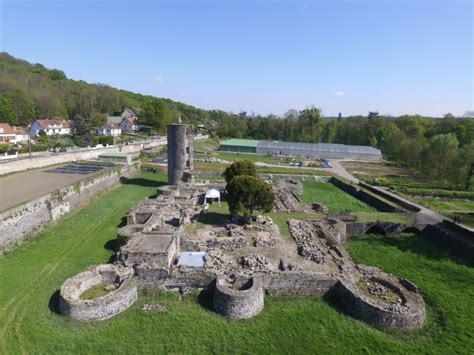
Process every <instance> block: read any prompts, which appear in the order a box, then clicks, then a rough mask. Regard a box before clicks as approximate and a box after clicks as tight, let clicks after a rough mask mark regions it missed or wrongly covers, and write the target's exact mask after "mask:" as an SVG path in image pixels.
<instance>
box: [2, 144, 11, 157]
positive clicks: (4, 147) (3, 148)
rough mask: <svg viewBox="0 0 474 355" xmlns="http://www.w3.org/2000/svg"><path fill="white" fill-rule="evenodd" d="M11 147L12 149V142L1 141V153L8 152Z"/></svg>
mask: <svg viewBox="0 0 474 355" xmlns="http://www.w3.org/2000/svg"><path fill="white" fill-rule="evenodd" d="M9 149H10V144H8V143H0V154H4V153H6V152H8V150H9Z"/></svg>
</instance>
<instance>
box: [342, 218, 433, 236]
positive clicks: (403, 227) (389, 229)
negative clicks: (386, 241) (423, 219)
mask: <svg viewBox="0 0 474 355" xmlns="http://www.w3.org/2000/svg"><path fill="white" fill-rule="evenodd" d="M425 227H426V225H423V224H405V223H393V222H379V221H377V222H346V231H347V236H348V237H352V236H354V235H359V234H365V233H371V232H372V233H375V234H382V235H388V236H390V235H398V234H400V233H404V232H407V233H411V232H413V233H420V232H421V231H422V230H423V229H424V228H425Z"/></svg>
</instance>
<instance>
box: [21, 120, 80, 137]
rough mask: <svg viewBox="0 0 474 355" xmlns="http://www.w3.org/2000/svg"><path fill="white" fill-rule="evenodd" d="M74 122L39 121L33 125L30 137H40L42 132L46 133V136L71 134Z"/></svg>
mask: <svg viewBox="0 0 474 355" xmlns="http://www.w3.org/2000/svg"><path fill="white" fill-rule="evenodd" d="M71 126H72V122H71V121H68V120H62V119H56V118H52V119H38V120H36V121H35V122H33V124H32V125H31V129H30V136H31V137H38V136H39V134H40V132H44V133H45V134H46V135H48V136H51V135H55V134H58V135H64V134H71Z"/></svg>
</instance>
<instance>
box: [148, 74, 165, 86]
mask: <svg viewBox="0 0 474 355" xmlns="http://www.w3.org/2000/svg"><path fill="white" fill-rule="evenodd" d="M151 80H152V81H153V82H154V83H157V84H161V83H162V82H163V81H165V79H163V78H162V77H161V76H154V77H153V78H151Z"/></svg>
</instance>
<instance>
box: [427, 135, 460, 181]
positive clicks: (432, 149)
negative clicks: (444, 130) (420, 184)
mask: <svg viewBox="0 0 474 355" xmlns="http://www.w3.org/2000/svg"><path fill="white" fill-rule="evenodd" d="M458 146H459V141H458V139H457V138H456V135H455V134H454V133H448V134H438V135H436V136H434V137H433V138H432V139H431V140H430V141H429V142H428V144H427V146H426V147H425V148H424V149H423V151H422V153H421V159H420V169H421V171H423V172H424V173H425V174H426V175H427V176H430V177H432V178H435V179H438V180H440V181H441V182H443V183H447V182H448V181H449V180H451V181H452V179H453V178H455V176H456V175H457V172H456V171H457V169H456V163H457V159H458Z"/></svg>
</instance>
